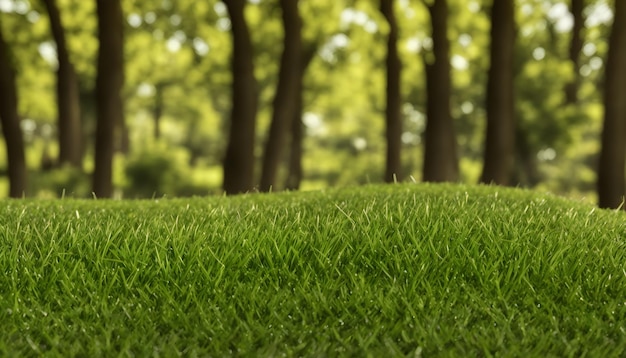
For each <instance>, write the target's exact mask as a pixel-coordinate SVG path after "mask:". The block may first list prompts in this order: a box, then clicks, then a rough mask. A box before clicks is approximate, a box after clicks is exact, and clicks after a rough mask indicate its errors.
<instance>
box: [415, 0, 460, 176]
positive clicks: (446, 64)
mask: <svg viewBox="0 0 626 358" xmlns="http://www.w3.org/2000/svg"><path fill="white" fill-rule="evenodd" d="M428 10H429V12H430V18H431V22H432V39H433V53H432V55H433V56H429V54H426V55H424V63H425V66H426V91H427V93H428V102H427V103H426V117H427V121H426V131H425V134H424V136H425V138H424V140H425V147H424V172H423V180H424V181H434V182H439V181H456V180H458V179H459V164H458V159H457V148H456V139H455V132H454V123H453V121H452V115H451V114H450V86H451V84H450V41H449V40H448V33H447V32H448V4H447V1H446V0H435V1H434V2H433V3H432V5H429V6H428Z"/></svg>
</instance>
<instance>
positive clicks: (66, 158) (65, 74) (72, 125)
mask: <svg viewBox="0 0 626 358" xmlns="http://www.w3.org/2000/svg"><path fill="white" fill-rule="evenodd" d="M43 2H44V4H45V5H46V9H47V11H48V17H49V18H50V29H51V31H52V35H53V37H54V41H55V42H56V45H57V57H58V61H59V68H58V70H57V93H56V94H57V106H58V117H59V118H58V127H59V164H69V165H71V166H74V167H77V168H81V167H82V126H81V119H80V96H79V90H78V78H77V76H76V71H75V70H74V65H73V64H72V62H71V61H70V57H69V54H68V52H67V45H66V41H65V33H64V31H63V25H62V24H61V16H60V14H59V9H58V8H57V6H56V3H55V0H43Z"/></svg>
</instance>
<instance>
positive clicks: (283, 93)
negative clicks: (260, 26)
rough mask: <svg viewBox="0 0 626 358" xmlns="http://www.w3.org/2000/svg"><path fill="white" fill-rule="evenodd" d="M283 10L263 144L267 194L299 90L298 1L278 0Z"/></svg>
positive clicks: (273, 183)
mask: <svg viewBox="0 0 626 358" xmlns="http://www.w3.org/2000/svg"><path fill="white" fill-rule="evenodd" d="M280 6H281V9H282V19H283V29H284V42H283V53H282V56H281V59H280V70H279V74H278V86H277V88H276V94H275V95H274V103H273V106H274V112H273V115H272V122H271V124H270V131H269V135H268V137H267V141H266V143H265V153H264V155H263V168H262V169H263V170H262V172H261V187H260V189H261V191H270V190H271V189H272V188H273V187H275V186H276V173H277V172H278V165H279V163H280V162H281V158H282V154H283V152H284V147H285V145H284V144H285V139H286V137H287V135H288V134H289V127H290V126H291V124H292V123H291V122H292V119H293V117H294V115H295V113H296V110H297V108H296V107H297V101H298V99H297V98H298V96H299V94H298V92H299V91H301V89H302V85H301V84H302V74H301V70H300V61H301V52H302V50H301V48H302V39H301V34H300V32H301V29H302V20H301V19H300V14H299V13H298V0H280Z"/></svg>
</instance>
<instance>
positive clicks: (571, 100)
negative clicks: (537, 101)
mask: <svg viewBox="0 0 626 358" xmlns="http://www.w3.org/2000/svg"><path fill="white" fill-rule="evenodd" d="M584 2H585V0H571V3H570V13H571V14H572V17H573V19H574V24H573V27H572V38H571V40H570V45H569V60H570V61H571V62H572V66H573V67H574V79H573V80H572V81H571V82H570V83H568V84H567V85H565V103H567V104H575V103H577V102H578V87H579V84H580V74H579V70H580V52H581V50H582V48H583V38H582V30H583V26H584V23H585V19H584V15H583V10H584V8H585V4H584Z"/></svg>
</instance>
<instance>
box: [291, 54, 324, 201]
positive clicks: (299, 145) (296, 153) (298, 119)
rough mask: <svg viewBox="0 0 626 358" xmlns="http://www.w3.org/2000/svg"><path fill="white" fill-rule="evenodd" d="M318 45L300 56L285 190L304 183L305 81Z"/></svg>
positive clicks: (295, 188)
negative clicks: (303, 117)
mask: <svg viewBox="0 0 626 358" xmlns="http://www.w3.org/2000/svg"><path fill="white" fill-rule="evenodd" d="M318 45H319V44H318V43H312V44H309V45H308V46H304V48H303V49H301V54H300V58H301V60H300V73H299V76H300V78H302V80H300V89H298V91H297V97H296V110H295V112H294V114H293V117H292V118H291V121H292V123H291V138H290V139H291V141H290V144H289V147H290V149H289V172H288V174H287V180H286V181H285V189H287V190H298V189H300V183H301V182H302V177H303V170H302V155H303V154H304V149H303V140H304V123H302V115H303V112H304V93H303V89H304V85H303V79H304V74H305V73H306V69H307V68H308V67H309V64H311V61H312V60H313V58H314V57H315V54H316V53H317V48H318Z"/></svg>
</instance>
